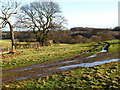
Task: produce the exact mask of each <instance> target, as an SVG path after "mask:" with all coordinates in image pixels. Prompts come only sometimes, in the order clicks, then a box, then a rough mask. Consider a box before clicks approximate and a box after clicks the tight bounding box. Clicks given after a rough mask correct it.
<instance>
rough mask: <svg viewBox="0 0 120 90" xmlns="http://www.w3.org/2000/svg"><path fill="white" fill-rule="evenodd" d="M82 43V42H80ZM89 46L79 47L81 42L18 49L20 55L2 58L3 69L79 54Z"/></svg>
mask: <svg viewBox="0 0 120 90" xmlns="http://www.w3.org/2000/svg"><path fill="white" fill-rule="evenodd" d="M82 45H83V44H82ZM88 48H90V47H81V44H72V45H70V44H60V45H54V46H48V47H40V48H38V49H19V50H18V51H22V52H21V54H20V55H11V54H10V55H9V54H8V55H7V54H6V56H9V57H11V56H12V57H11V58H4V59H3V60H2V61H3V64H2V66H3V69H9V68H13V67H18V66H24V65H31V64H38V63H43V62H48V61H53V60H59V59H63V58H66V57H69V56H72V55H76V54H80V51H81V50H86V49H88Z"/></svg>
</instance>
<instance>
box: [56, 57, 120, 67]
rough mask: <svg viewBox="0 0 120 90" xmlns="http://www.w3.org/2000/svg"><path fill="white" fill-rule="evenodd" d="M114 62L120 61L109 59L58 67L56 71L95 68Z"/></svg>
mask: <svg viewBox="0 0 120 90" xmlns="http://www.w3.org/2000/svg"><path fill="white" fill-rule="evenodd" d="M115 61H120V60H119V59H110V60H106V61H97V62H93V63H82V64H76V65H69V66H63V67H59V68H57V69H68V68H76V67H91V66H97V65H101V64H105V63H110V62H115Z"/></svg>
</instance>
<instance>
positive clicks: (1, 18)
mask: <svg viewBox="0 0 120 90" xmlns="http://www.w3.org/2000/svg"><path fill="white" fill-rule="evenodd" d="M19 5H20V3H18V2H16V1H15V0H5V1H1V2H0V28H5V27H6V26H7V25H9V29H10V35H11V42H12V50H14V49H15V46H14V45H15V44H14V32H13V29H14V27H13V25H12V23H11V20H10V19H11V17H13V16H14V15H15V14H17V10H18V7H19Z"/></svg>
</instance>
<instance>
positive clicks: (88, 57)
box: [87, 55, 97, 58]
mask: <svg viewBox="0 0 120 90" xmlns="http://www.w3.org/2000/svg"><path fill="white" fill-rule="evenodd" d="M96 56H97V55H92V56H89V57H87V58H92V57H96Z"/></svg>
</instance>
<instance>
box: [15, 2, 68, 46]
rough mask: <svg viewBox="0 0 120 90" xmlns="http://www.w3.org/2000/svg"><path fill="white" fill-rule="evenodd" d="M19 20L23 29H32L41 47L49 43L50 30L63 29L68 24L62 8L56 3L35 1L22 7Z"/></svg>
mask: <svg viewBox="0 0 120 90" xmlns="http://www.w3.org/2000/svg"><path fill="white" fill-rule="evenodd" d="M18 18H19V20H18V22H17V23H20V25H21V26H22V27H25V28H29V29H32V30H33V32H34V34H35V35H36V41H38V42H39V44H40V45H41V46H43V45H44V44H45V42H46V41H47V40H46V39H47V34H48V32H49V30H57V29H60V28H61V29H62V28H63V25H64V24H66V20H65V18H64V17H63V16H62V14H61V10H60V7H59V5H58V3H56V2H40V1H35V2H32V3H30V4H28V5H25V6H22V8H21V14H20V15H19V17H18Z"/></svg>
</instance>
